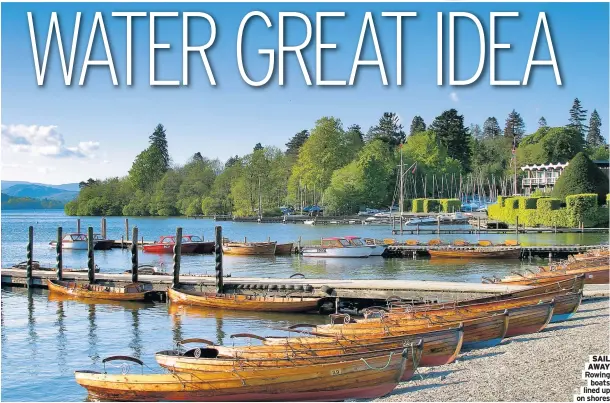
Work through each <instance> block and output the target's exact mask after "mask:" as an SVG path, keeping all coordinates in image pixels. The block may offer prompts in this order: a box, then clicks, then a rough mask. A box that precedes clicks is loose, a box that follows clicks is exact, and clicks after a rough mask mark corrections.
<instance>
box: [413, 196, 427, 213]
mask: <svg viewBox="0 0 610 403" xmlns="http://www.w3.org/2000/svg"><path fill="white" fill-rule="evenodd" d="M424 200H425V199H413V202H412V204H411V211H412V212H413V213H423V212H424Z"/></svg>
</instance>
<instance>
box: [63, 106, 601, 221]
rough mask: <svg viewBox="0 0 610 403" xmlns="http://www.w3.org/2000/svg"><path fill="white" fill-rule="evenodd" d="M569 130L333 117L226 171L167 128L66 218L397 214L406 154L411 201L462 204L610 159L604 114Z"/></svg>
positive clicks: (85, 194) (450, 117)
mask: <svg viewBox="0 0 610 403" xmlns="http://www.w3.org/2000/svg"><path fill="white" fill-rule="evenodd" d="M566 122H567V123H566V125H565V126H560V127H549V126H548V125H547V123H546V120H545V118H544V117H541V118H540V120H539V122H538V127H537V128H536V130H535V131H533V132H531V133H530V134H528V135H526V127H525V124H524V121H523V119H522V118H521V116H520V114H519V113H518V112H517V111H516V110H513V111H511V112H510V113H509V114H508V116H507V118H506V120H505V124H504V128H503V129H502V128H501V127H500V124H499V122H498V120H497V119H496V118H495V117H493V116H492V117H489V118H487V119H486V120H485V122H483V124H482V126H480V125H478V124H473V125H470V126H469V127H466V126H465V123H464V116H463V115H461V114H459V112H458V111H457V110H456V109H449V110H446V111H444V112H442V113H441V114H440V115H439V116H437V117H436V118H435V119H434V120H433V121H432V122H430V123H429V124H426V122H425V121H424V119H423V118H422V117H421V116H415V117H414V118H413V120H412V122H411V125H410V127H409V129H408V134H407V131H406V130H405V128H404V127H403V124H402V122H401V121H400V119H399V118H398V115H397V114H396V113H393V112H386V113H384V114H383V115H382V116H381V117H380V118H379V121H378V123H377V124H376V125H374V126H372V127H370V128H369V129H368V130H367V131H366V133H365V132H364V131H363V130H362V128H361V127H360V126H359V125H356V124H353V125H350V126H348V127H347V128H346V127H345V126H344V124H343V123H342V122H341V120H340V119H338V118H336V117H330V116H326V117H322V118H320V119H319V120H318V121H317V122H315V125H314V127H313V128H311V129H306V130H301V131H299V132H297V133H296V134H295V135H294V136H292V137H291V138H290V139H289V140H288V142H287V143H286V150H285V151H283V150H281V149H280V148H278V147H275V146H269V145H266V146H263V145H262V144H261V143H258V144H256V145H255V146H254V148H253V150H252V152H251V153H249V154H247V155H243V156H238V155H236V156H234V157H231V158H229V159H228V160H227V161H226V162H224V163H223V162H221V161H219V160H218V159H210V158H208V157H205V156H203V155H202V154H201V153H199V152H197V153H195V154H194V155H193V156H192V157H191V158H190V159H189V160H188V161H187V162H186V163H185V164H184V165H179V164H175V163H174V162H173V161H172V159H171V156H170V153H169V146H168V138H167V133H166V129H165V127H164V126H163V125H162V124H159V125H158V126H157V127H156V128H155V129H154V131H153V133H152V134H151V135H150V137H149V145H148V147H147V148H146V149H145V150H143V151H142V152H141V153H140V154H138V155H137V156H136V158H135V160H134V161H133V164H132V166H131V169H130V170H129V173H128V174H127V175H126V176H124V177H122V178H118V177H114V178H107V179H101V180H100V179H92V178H90V179H88V180H87V181H83V182H81V183H80V187H81V191H80V193H79V196H78V198H76V199H75V200H74V201H71V202H69V203H67V204H66V206H65V211H66V213H67V214H69V215H128V216H149V215H150V216H173V215H186V216H194V215H199V214H206V215H214V214H234V215H238V216H253V215H259V214H261V215H280V214H281V213H280V209H279V208H280V207H281V206H292V207H294V208H295V209H296V210H299V209H300V208H301V207H302V206H306V205H316V204H317V205H323V206H324V208H325V211H326V212H327V213H333V214H349V213H354V212H357V211H358V210H359V209H361V208H362V207H371V208H379V207H388V206H389V205H391V204H396V202H397V200H398V196H397V192H398V189H397V182H398V181H397V177H398V171H399V162H400V158H401V153H402V159H403V164H404V165H403V166H404V168H405V177H404V178H405V179H406V180H407V182H406V193H407V196H408V197H430V196H440V195H441V194H442V195H445V196H453V195H454V194H455V189H456V188H457V186H458V181H459V184H460V189H461V188H462V184H464V186H465V187H468V186H470V185H472V189H473V190H472V191H473V193H474V192H479V193H480V192H482V193H484V194H494V193H495V194H499V193H498V192H497V191H498V189H499V188H500V187H501V186H503V185H502V184H506V181H507V180H509V179H508V178H512V172H513V169H514V168H513V165H512V164H514V163H515V161H514V160H515V158H516V163H517V164H518V166H522V165H525V164H545V163H551V162H552V163H556V162H567V161H568V160H570V159H571V158H572V157H574V156H575V155H576V154H577V153H578V152H581V151H582V152H585V153H586V154H587V155H588V156H589V157H590V158H591V159H593V160H595V159H607V158H608V148H607V144H606V141H605V139H604V137H603V136H602V134H601V119H600V117H599V114H598V113H597V111H596V110H593V112H592V113H591V115H590V117H589V120H588V124H587V111H586V110H584V109H583V106H582V105H581V103H580V101H579V100H578V99H575V100H574V103H573V105H572V108H571V109H570V111H569V113H568V114H567V119H566ZM513 156H514V157H513ZM406 168H409V170H408V171H407V170H406ZM458 178H459V179H458ZM466 178H468V180H466ZM477 184H478V187H477V186H476V185H477ZM503 188H506V186H503ZM441 189H442V191H441ZM445 189H446V190H445ZM449 189H451V190H449ZM445 192H448V193H449V194H447V193H445Z"/></svg>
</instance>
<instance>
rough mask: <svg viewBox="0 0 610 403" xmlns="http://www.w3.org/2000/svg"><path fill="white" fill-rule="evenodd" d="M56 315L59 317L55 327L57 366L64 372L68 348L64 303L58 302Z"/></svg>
mask: <svg viewBox="0 0 610 403" xmlns="http://www.w3.org/2000/svg"><path fill="white" fill-rule="evenodd" d="M55 314H56V315H57V319H56V320H55V323H54V325H55V326H56V327H57V336H56V338H55V339H56V340H57V349H56V352H57V364H58V366H59V370H60V371H62V372H65V371H66V353H67V351H66V346H67V344H68V340H67V337H66V325H65V323H64V319H65V318H66V313H65V311H64V302H63V301H57V309H56V310H55Z"/></svg>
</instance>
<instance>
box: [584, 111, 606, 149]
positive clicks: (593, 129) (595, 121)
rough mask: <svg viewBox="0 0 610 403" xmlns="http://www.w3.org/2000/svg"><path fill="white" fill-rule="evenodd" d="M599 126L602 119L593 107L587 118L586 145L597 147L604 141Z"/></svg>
mask: <svg viewBox="0 0 610 403" xmlns="http://www.w3.org/2000/svg"><path fill="white" fill-rule="evenodd" d="M601 126H602V120H601V118H600V117H599V114H598V113H597V109H593V113H591V118H590V119H589V131H588V132H587V145H588V146H589V147H599V146H601V145H603V144H604V143H605V142H606V141H605V139H604V137H603V136H602V133H601Z"/></svg>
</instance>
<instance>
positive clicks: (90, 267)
mask: <svg viewBox="0 0 610 403" xmlns="http://www.w3.org/2000/svg"><path fill="white" fill-rule="evenodd" d="M87 273H88V274H89V283H90V284H93V283H95V259H94V257H93V227H89V228H87Z"/></svg>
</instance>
